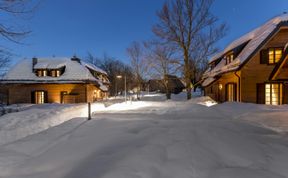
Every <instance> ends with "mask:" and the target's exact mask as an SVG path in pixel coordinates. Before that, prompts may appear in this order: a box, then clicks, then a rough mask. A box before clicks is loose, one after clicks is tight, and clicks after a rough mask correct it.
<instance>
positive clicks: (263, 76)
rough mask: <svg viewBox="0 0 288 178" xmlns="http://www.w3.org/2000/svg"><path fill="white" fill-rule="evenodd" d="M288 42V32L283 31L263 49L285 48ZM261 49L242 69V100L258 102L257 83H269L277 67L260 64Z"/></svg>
mask: <svg viewBox="0 0 288 178" xmlns="http://www.w3.org/2000/svg"><path fill="white" fill-rule="evenodd" d="M287 42H288V30H287V29H282V30H281V31H280V32H278V33H277V34H276V35H275V36H274V37H273V38H272V39H271V40H270V41H269V42H268V43H267V44H266V45H265V46H264V47H263V48H262V49H267V48H269V47H284V46H285V44H286V43H287ZM262 49H260V50H259V51H258V52H257V54H256V55H255V56H254V57H252V58H251V59H250V60H249V61H248V62H247V63H246V64H245V65H244V66H243V68H242V69H241V76H242V77H241V96H242V97H241V100H242V102H249V103H256V102H257V83H264V82H268V80H269V76H270V74H271V73H272V70H273V69H274V67H275V65H268V64H260V51H261V50H262Z"/></svg>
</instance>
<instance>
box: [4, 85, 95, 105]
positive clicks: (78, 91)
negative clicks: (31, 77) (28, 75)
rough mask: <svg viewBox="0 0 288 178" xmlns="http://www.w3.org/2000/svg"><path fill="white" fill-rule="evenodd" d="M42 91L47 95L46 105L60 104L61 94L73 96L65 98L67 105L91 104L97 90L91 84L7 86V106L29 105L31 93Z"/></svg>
mask: <svg viewBox="0 0 288 178" xmlns="http://www.w3.org/2000/svg"><path fill="white" fill-rule="evenodd" d="M36 90H44V91H47V93H48V103H60V102H61V92H63V91H66V92H68V93H69V94H73V95H71V96H68V97H66V98H65V100H66V102H69V103H74V102H75V103H85V102H93V101H94V98H93V95H94V91H95V90H97V91H98V90H99V89H98V88H97V87H96V86H94V85H91V84H18V85H10V86H9V104H14V103H31V93H32V92H33V91H36Z"/></svg>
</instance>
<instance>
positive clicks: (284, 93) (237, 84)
mask: <svg viewBox="0 0 288 178" xmlns="http://www.w3.org/2000/svg"><path fill="white" fill-rule="evenodd" d="M287 43H288V14H283V15H281V16H277V17H275V18H273V19H271V20H269V21H268V22H266V23H265V24H264V25H262V26H260V27H258V28H257V29H255V30H253V31H252V32H250V33H248V34H246V35H244V36H242V37H241V38H239V39H237V40H236V41H234V42H232V43H231V44H230V45H228V46H227V47H226V49H225V50H223V51H222V52H220V53H219V54H217V55H216V56H214V57H213V58H212V59H211V60H210V63H209V65H210V68H209V69H208V70H207V71H206V72H205V73H204V75H203V78H202V79H203V82H202V86H203V87H204V91H205V95H207V96H210V97H211V98H213V99H214V100H216V101H218V102H225V101H236V102H248V103H258V104H267V105H281V104H288V48H287V46H288V45H287Z"/></svg>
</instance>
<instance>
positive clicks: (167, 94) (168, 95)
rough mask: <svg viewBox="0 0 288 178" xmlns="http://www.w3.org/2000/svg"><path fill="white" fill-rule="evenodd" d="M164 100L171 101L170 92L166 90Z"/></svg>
mask: <svg viewBox="0 0 288 178" xmlns="http://www.w3.org/2000/svg"><path fill="white" fill-rule="evenodd" d="M166 99H167V100H170V99H171V92H170V91H169V90H167V89H166Z"/></svg>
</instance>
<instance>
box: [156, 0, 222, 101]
mask: <svg viewBox="0 0 288 178" xmlns="http://www.w3.org/2000/svg"><path fill="white" fill-rule="evenodd" d="M212 3H213V0H174V1H169V2H166V3H165V4H164V5H163V8H162V10H161V11H159V12H158V13H157V15H158V17H159V20H160V22H159V23H158V24H156V25H155V26H154V27H153V32H154V33H155V35H157V36H158V37H159V38H160V39H162V40H163V41H164V42H165V43H168V44H171V45H174V46H176V47H178V50H179V52H180V54H181V56H182V57H183V73H184V78H185V82H186V90H187V99H191V88H192V81H191V80H192V77H193V76H192V74H193V72H191V64H190V63H191V61H193V62H194V63H195V64H197V63H198V61H195V60H202V59H203V58H202V57H201V58H198V59H195V58H193V57H195V56H194V55H193V53H197V51H199V50H203V49H201V48H200V49H199V48H198V47H199V44H198V43H199V41H202V39H203V40H204V39H205V38H207V37H208V36H210V35H213V34H218V35H220V36H223V34H224V33H223V32H224V31H225V30H226V25H225V24H221V25H217V24H216V23H217V18H216V17H214V16H213V15H212V14H211V12H210V9H211V5H212ZM207 33H208V34H209V33H210V35H206V34H207ZM204 37H205V38H204ZM217 39H220V38H217ZM210 42H211V44H210V45H209V48H208V49H209V51H211V50H210V47H211V46H213V45H214V44H215V41H213V40H211V41H210ZM212 42H213V43H212ZM202 47H203V46H202ZM204 52H205V51H203V53H204ZM207 55H208V53H205V55H204V56H207Z"/></svg>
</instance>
